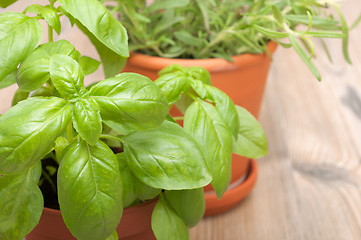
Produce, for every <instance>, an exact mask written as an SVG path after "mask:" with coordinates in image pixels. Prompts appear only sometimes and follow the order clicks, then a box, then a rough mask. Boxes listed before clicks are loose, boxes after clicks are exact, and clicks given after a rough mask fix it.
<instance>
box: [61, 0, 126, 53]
mask: <svg viewBox="0 0 361 240" xmlns="http://www.w3.org/2000/svg"><path fill="white" fill-rule="evenodd" d="M58 2H59V3H60V4H61V6H62V8H63V9H64V10H65V11H67V12H68V13H70V14H71V15H72V16H73V17H74V18H76V19H77V20H79V21H80V22H81V23H82V25H84V26H85V27H86V28H87V29H88V30H89V31H90V32H91V33H92V34H93V35H94V36H95V37H96V38H97V39H98V40H99V41H100V42H102V43H103V44H104V45H105V46H107V47H108V48H110V49H111V50H112V51H114V52H115V53H117V54H119V55H120V56H123V57H128V56H129V50H128V35H127V32H126V30H125V28H124V27H123V26H122V25H121V23H120V22H119V21H118V20H116V19H115V18H114V17H113V15H112V14H111V13H110V12H109V11H108V10H107V9H106V8H105V7H104V6H103V4H101V3H100V2H99V1H98V0H76V1H75V0H58ZM79 6H81V7H79Z"/></svg>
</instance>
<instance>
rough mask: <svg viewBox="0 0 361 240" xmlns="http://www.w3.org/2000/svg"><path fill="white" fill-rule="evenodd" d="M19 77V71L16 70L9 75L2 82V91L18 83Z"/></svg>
mask: <svg viewBox="0 0 361 240" xmlns="http://www.w3.org/2000/svg"><path fill="white" fill-rule="evenodd" d="M17 75H18V70H17V69H16V70H14V71H12V72H11V73H9V74H8V75H7V76H6V77H5V78H4V79H3V80H2V81H0V89H2V88H6V87H9V86H11V85H13V84H14V83H16V77H17Z"/></svg>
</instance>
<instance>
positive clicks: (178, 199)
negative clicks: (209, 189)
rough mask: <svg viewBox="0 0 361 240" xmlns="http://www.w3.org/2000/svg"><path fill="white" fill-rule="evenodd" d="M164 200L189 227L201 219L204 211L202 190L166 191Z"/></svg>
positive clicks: (204, 202)
mask: <svg viewBox="0 0 361 240" xmlns="http://www.w3.org/2000/svg"><path fill="white" fill-rule="evenodd" d="M165 198H166V199H167V200H168V202H169V204H170V205H171V206H172V208H173V209H174V210H175V212H176V213H177V215H178V216H179V217H181V218H182V219H183V221H184V222H185V224H187V225H188V226H189V227H194V226H195V225H197V223H198V222H199V221H200V220H201V219H202V218H203V215H204V212H205V210H206V201H205V199H204V192H203V188H197V189H187V190H173V191H166V194H165Z"/></svg>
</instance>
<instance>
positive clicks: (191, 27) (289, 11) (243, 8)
mask: <svg viewBox="0 0 361 240" xmlns="http://www.w3.org/2000/svg"><path fill="white" fill-rule="evenodd" d="M112 2H116V4H115V5H114V4H112V6H110V8H111V9H112V11H114V12H115V13H118V18H119V20H120V21H121V22H122V23H123V24H124V26H125V27H126V28H127V30H128V31H129V44H130V49H131V51H133V52H132V53H131V56H130V58H129V59H128V62H127V65H126V66H125V68H124V71H125V72H127V71H130V72H137V73H141V74H143V75H146V76H148V77H150V78H151V79H156V78H157V72H158V71H159V70H160V69H162V68H164V67H166V66H168V65H169V64H175V63H177V64H180V65H182V66H200V67H204V68H206V69H207V70H208V71H209V72H210V74H211V79H212V84H213V85H214V86H216V87H218V88H219V89H221V90H222V91H224V92H225V93H227V95H229V96H230V97H231V99H232V100H233V101H234V103H235V104H238V105H241V106H244V107H245V108H246V109H247V110H248V111H250V112H251V113H252V114H253V115H254V116H256V117H258V114H259V110H260V106H261V102H262V98H263V93H264V88H265V83H266V79H267V74H268V69H269V66H270V62H271V55H272V53H273V52H274V51H275V50H276V47H277V45H280V46H282V47H287V48H289V47H291V48H293V49H294V50H295V51H296V52H297V54H298V55H299V56H300V57H301V59H302V60H303V61H304V62H305V64H306V65H307V66H308V68H309V69H310V71H311V72H312V73H313V74H314V76H315V77H316V78H317V79H318V80H320V79H321V76H320V74H319V72H318V70H317V68H316V67H315V65H314V63H313V62H312V58H313V57H314V56H313V49H314V46H313V42H312V41H313V39H314V38H321V40H322V38H342V39H343V46H342V47H343V51H344V56H345V59H346V60H347V61H348V62H350V59H349V56H348V52H347V42H348V27H347V24H346V22H345V19H344V17H343V15H342V14H341V12H340V11H339V9H338V7H337V6H336V5H334V4H332V3H331V2H330V1H317V0H311V1H293V0H292V1H289V0H279V1H273V0H255V1H237V0H225V1H222V0H215V1H200V0H183V1H166V0H155V1H145V0H137V1H121V0H119V1H118V0H117V1H112ZM150 2H151V3H150ZM149 3H150V4H149ZM330 8H333V9H335V10H336V11H337V12H338V15H339V20H337V18H336V17H334V16H333V15H332V14H331V13H329V11H328V10H329V9H330ZM302 45H303V46H302ZM325 50H326V53H327V49H326V48H325ZM327 54H328V53H327ZM285 64H287V63H285ZM188 101H189V98H182V99H181V100H180V101H179V102H177V103H176V106H177V107H178V109H172V111H171V114H172V116H181V115H182V113H184V109H183V106H184V105H187V102H188ZM232 164H233V165H234V166H233V167H232V181H231V182H232V186H235V185H236V186H237V187H238V188H241V186H242V184H245V183H242V181H243V179H246V177H247V170H248V168H249V164H250V160H249V159H248V158H242V157H239V156H237V155H234V161H233V162H232ZM240 183H242V184H240ZM237 184H238V185H237ZM237 187H236V188H237ZM208 190H210V191H211V190H212V189H208ZM229 194H230V193H229ZM226 195H227V194H226ZM235 197H236V198H238V200H241V198H243V196H242V194H235ZM207 198H208V199H207V201H208V202H209V204H208V207H207V209H208V208H222V206H226V205H227V204H229V203H228V202H227V201H225V200H224V202H222V199H221V201H216V196H215V195H213V196H212V197H211V195H209V194H207Z"/></svg>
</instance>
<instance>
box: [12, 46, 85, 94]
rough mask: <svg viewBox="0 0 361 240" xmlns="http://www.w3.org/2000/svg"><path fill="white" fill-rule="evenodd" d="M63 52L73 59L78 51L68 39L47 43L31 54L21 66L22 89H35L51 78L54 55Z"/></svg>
mask: <svg viewBox="0 0 361 240" xmlns="http://www.w3.org/2000/svg"><path fill="white" fill-rule="evenodd" d="M56 54H62V55H66V56H69V57H72V58H73V59H76V58H77V55H78V52H77V51H76V50H75V48H74V46H73V45H71V44H70V43H69V42H68V41H66V40H60V41H57V42H49V43H45V44H43V45H41V46H39V47H38V49H36V50H35V51H34V52H33V53H32V54H30V55H29V56H28V57H27V58H26V59H25V60H24V62H23V63H22V64H21V66H20V68H19V76H18V85H19V87H20V88H21V89H22V90H25V91H29V92H30V91H34V90H36V89H38V88H40V87H41V86H42V85H43V84H44V83H46V81H48V80H49V79H50V73H49V64H50V58H51V57H52V56H53V55H56Z"/></svg>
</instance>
